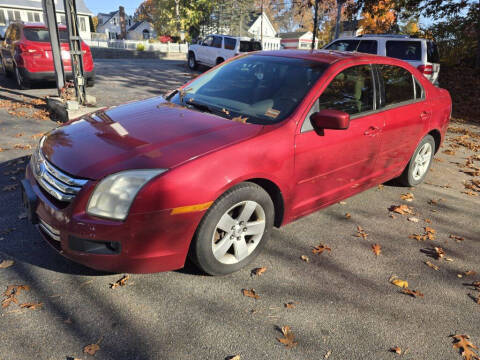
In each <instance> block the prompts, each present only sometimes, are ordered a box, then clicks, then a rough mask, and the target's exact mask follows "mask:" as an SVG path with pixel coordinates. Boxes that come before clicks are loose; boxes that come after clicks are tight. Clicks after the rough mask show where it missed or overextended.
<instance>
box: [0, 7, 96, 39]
mask: <svg viewBox="0 0 480 360" xmlns="http://www.w3.org/2000/svg"><path fill="white" fill-rule="evenodd" d="M55 9H56V11H57V21H58V22H59V23H62V24H65V23H66V22H65V11H64V9H63V0H55ZM77 14H78V24H79V28H80V29H79V30H80V36H81V37H82V38H83V39H87V40H89V39H90V38H91V32H90V22H91V17H92V16H93V13H92V12H91V11H90V10H89V9H88V8H87V6H86V5H85V3H84V2H83V0H77ZM15 20H16V21H25V22H44V15H43V8H42V1H41V0H0V26H5V25H8V24H9V23H10V22H11V21H15Z"/></svg>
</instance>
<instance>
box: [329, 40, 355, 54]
mask: <svg viewBox="0 0 480 360" xmlns="http://www.w3.org/2000/svg"><path fill="white" fill-rule="evenodd" d="M358 43H359V40H338V41H335V42H334V43H333V44H331V45H329V46H328V47H327V49H328V50H338V51H355V49H356V48H357V46H358Z"/></svg>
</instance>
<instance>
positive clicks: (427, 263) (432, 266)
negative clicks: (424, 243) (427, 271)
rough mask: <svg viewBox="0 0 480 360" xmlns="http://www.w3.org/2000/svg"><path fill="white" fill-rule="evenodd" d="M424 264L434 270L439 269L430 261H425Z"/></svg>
mask: <svg viewBox="0 0 480 360" xmlns="http://www.w3.org/2000/svg"><path fill="white" fill-rule="evenodd" d="M425 264H426V265H427V266H428V267H431V268H432V269H433V270H436V271H438V270H440V268H439V267H438V266H437V265H435V264H432V263H431V262H430V261H425Z"/></svg>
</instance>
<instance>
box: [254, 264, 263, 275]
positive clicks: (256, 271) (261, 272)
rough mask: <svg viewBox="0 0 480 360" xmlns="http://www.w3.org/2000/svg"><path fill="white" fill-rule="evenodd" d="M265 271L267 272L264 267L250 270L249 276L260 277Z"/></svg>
mask: <svg viewBox="0 0 480 360" xmlns="http://www.w3.org/2000/svg"><path fill="white" fill-rule="evenodd" d="M265 271H267V268H266V267H265V266H262V267H258V268H255V269H253V270H252V272H251V274H252V275H262V274H263V273H264V272H265Z"/></svg>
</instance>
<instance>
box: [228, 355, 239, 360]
mask: <svg viewBox="0 0 480 360" xmlns="http://www.w3.org/2000/svg"><path fill="white" fill-rule="evenodd" d="M227 359H228V360H240V355H234V356H229V357H227Z"/></svg>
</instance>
